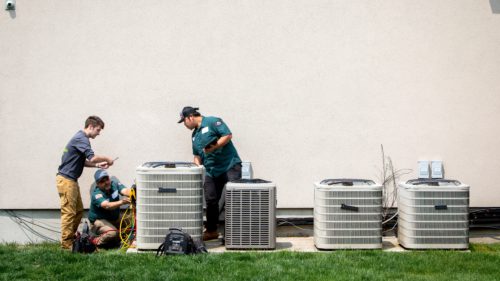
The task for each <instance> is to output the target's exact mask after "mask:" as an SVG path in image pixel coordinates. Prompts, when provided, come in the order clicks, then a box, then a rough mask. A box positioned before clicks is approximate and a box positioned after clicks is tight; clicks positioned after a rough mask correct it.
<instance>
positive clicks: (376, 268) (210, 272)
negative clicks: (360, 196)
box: [0, 244, 500, 281]
mask: <svg viewBox="0 0 500 281" xmlns="http://www.w3.org/2000/svg"><path fill="white" fill-rule="evenodd" d="M0 278H1V280H210V281H219V280H294V281H301V280H399V279H404V280H488V281H489V280H500V244H490V245H479V244H473V245H471V252H461V251H409V252H400V253H394V252H383V251H380V250H373V251H332V252H320V253H297V252H264V253H262V252H244V253H223V254H206V255H197V256H175V257H173V256H166V257H165V256H164V257H160V258H157V257H155V256H154V255H152V254H128V255H127V254H124V253H122V252H120V251H118V250H110V251H100V252H99V253H94V254H90V255H82V254H72V253H71V252H67V251H62V250H60V249H59V248H58V245H56V244H40V245H29V246H19V245H10V244H9V245H0Z"/></svg>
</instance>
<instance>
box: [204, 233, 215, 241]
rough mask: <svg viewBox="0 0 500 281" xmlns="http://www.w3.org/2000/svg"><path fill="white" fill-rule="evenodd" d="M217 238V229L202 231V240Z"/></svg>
mask: <svg viewBox="0 0 500 281" xmlns="http://www.w3.org/2000/svg"><path fill="white" fill-rule="evenodd" d="M218 238H219V232H217V231H204V232H203V241H208V240H214V239H218Z"/></svg>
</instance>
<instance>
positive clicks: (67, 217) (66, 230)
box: [56, 175, 83, 249]
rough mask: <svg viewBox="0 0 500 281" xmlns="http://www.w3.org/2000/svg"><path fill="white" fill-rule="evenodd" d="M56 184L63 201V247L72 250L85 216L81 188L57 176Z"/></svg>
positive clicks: (71, 181)
mask: <svg viewBox="0 0 500 281" xmlns="http://www.w3.org/2000/svg"><path fill="white" fill-rule="evenodd" d="M56 183H57V192H59V198H60V201H61V247H62V248H64V249H71V247H72V246H73V241H74V240H75V232H76V231H77V229H78V225H79V224H80V221H81V219H82V215H83V203H82V196H81V194H80V187H79V186H78V183H77V182H76V181H74V180H70V179H67V178H65V177H63V176H60V175H57V177H56Z"/></svg>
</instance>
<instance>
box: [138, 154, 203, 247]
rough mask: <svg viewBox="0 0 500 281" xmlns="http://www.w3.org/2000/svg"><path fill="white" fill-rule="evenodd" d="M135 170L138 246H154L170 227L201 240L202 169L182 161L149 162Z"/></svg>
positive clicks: (157, 245) (163, 237) (157, 244)
mask: <svg viewBox="0 0 500 281" xmlns="http://www.w3.org/2000/svg"><path fill="white" fill-rule="evenodd" d="M136 172H137V215H136V219H137V248H138V249H157V248H158V247H159V246H160V244H161V243H162V242H163V241H164V239H165V235H166V234H167V232H168V229H169V228H171V227H176V228H181V229H182V230H184V231H185V232H187V233H189V234H190V235H191V236H192V237H193V239H195V240H201V235H202V232H203V182H202V176H203V168H202V167H198V166H196V165H195V164H193V163H185V162H148V163H145V164H143V165H142V166H139V167H138V168H137V170H136Z"/></svg>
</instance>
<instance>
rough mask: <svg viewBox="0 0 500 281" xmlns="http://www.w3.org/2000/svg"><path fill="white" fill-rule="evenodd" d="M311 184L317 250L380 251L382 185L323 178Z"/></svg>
mask: <svg viewBox="0 0 500 281" xmlns="http://www.w3.org/2000/svg"><path fill="white" fill-rule="evenodd" d="M314 185H315V188H314V245H315V246H316V248H318V249H324V250H327V249H328V250H331V249H380V248H382V186H381V185H379V184H375V182H373V181H371V180H363V179H326V180H323V181H321V182H319V183H315V184H314Z"/></svg>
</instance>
